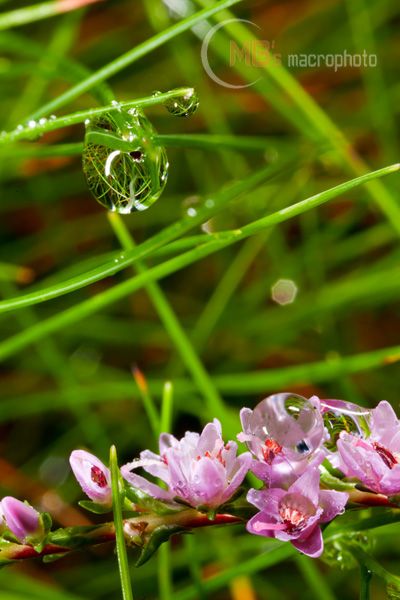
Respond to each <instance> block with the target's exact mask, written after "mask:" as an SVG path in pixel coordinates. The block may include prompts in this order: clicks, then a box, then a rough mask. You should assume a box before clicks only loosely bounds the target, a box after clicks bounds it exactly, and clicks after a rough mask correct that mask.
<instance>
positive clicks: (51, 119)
mask: <svg viewBox="0 0 400 600" xmlns="http://www.w3.org/2000/svg"><path fill="white" fill-rule="evenodd" d="M49 119H50V121H55V120H56V119H57V117H56V115H50V117H49Z"/></svg>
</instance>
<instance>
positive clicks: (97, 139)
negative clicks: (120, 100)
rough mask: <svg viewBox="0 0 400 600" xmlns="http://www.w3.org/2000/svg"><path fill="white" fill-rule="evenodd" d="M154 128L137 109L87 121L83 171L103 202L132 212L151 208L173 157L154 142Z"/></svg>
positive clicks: (160, 191)
mask: <svg viewBox="0 0 400 600" xmlns="http://www.w3.org/2000/svg"><path fill="white" fill-rule="evenodd" d="M115 106H117V104H115ZM118 106H119V105H118ZM154 133H155V132H154V129H153V127H152V126H151V123H150V122H149V121H148V119H147V118H146V117H145V116H144V114H143V113H141V112H140V111H138V110H137V109H135V111H134V113H133V112H132V111H123V110H122V109H121V110H120V111H113V112H111V113H102V114H101V115H99V116H98V117H96V118H95V119H93V120H91V121H90V122H89V123H88V124H87V127H86V135H85V144H84V152H83V171H84V174H85V177H86V181H87V183H88V186H89V188H90V190H91V192H92V194H93V196H94V197H95V198H96V200H97V201H98V202H99V203H100V204H102V205H103V206H105V207H106V208H108V209H109V210H111V211H116V212H119V213H121V214H129V213H131V212H134V211H143V210H146V209H147V208H149V206H151V205H152V204H153V203H154V202H155V201H156V200H157V199H158V198H159V196H160V194H161V193H162V191H163V190H164V187H165V184H166V181H167V176H168V160H167V155H166V152H165V149H164V148H163V147H162V146H159V145H156V144H155V143H154V142H153V141H152V140H153V137H154Z"/></svg>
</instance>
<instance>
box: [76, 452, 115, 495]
mask: <svg viewBox="0 0 400 600" xmlns="http://www.w3.org/2000/svg"><path fill="white" fill-rule="evenodd" d="M69 462H70V465H71V469H72V470H73V472H74V475H75V477H76V479H77V480H78V483H79V485H80V486H81V488H82V489H83V491H84V492H85V494H86V495H87V496H89V498H90V499H91V500H93V502H96V503H97V504H105V505H109V506H111V504H112V498H111V476H110V471H109V469H107V467H106V466H105V465H104V464H103V463H102V462H101V460H99V459H98V458H97V457H96V456H94V455H93V454H90V453H89V452H86V451H85V450H74V451H73V452H72V453H71V456H70V459H69Z"/></svg>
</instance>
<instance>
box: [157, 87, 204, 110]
mask: <svg viewBox="0 0 400 600" xmlns="http://www.w3.org/2000/svg"><path fill="white" fill-rule="evenodd" d="M164 106H165V108H166V109H167V111H168V112H170V113H171V115H174V116H175V117H190V116H191V115H192V114H193V113H195V112H196V110H197V109H198V107H199V97H198V95H197V93H196V91H195V90H194V89H193V88H190V89H188V90H187V91H186V93H185V94H183V95H182V96H176V97H175V98H171V99H170V100H167V101H166V102H165V104H164Z"/></svg>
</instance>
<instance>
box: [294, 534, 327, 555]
mask: <svg viewBox="0 0 400 600" xmlns="http://www.w3.org/2000/svg"><path fill="white" fill-rule="evenodd" d="M292 544H293V546H294V547H295V548H297V550H300V552H302V553H303V554H306V555H307V556H310V557H311V558H317V557H318V556H321V554H322V552H323V550H324V542H323V540H322V533H321V529H320V527H318V526H316V527H315V528H314V529H313V530H312V532H311V533H310V535H308V536H307V538H306V539H297V540H292Z"/></svg>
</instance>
